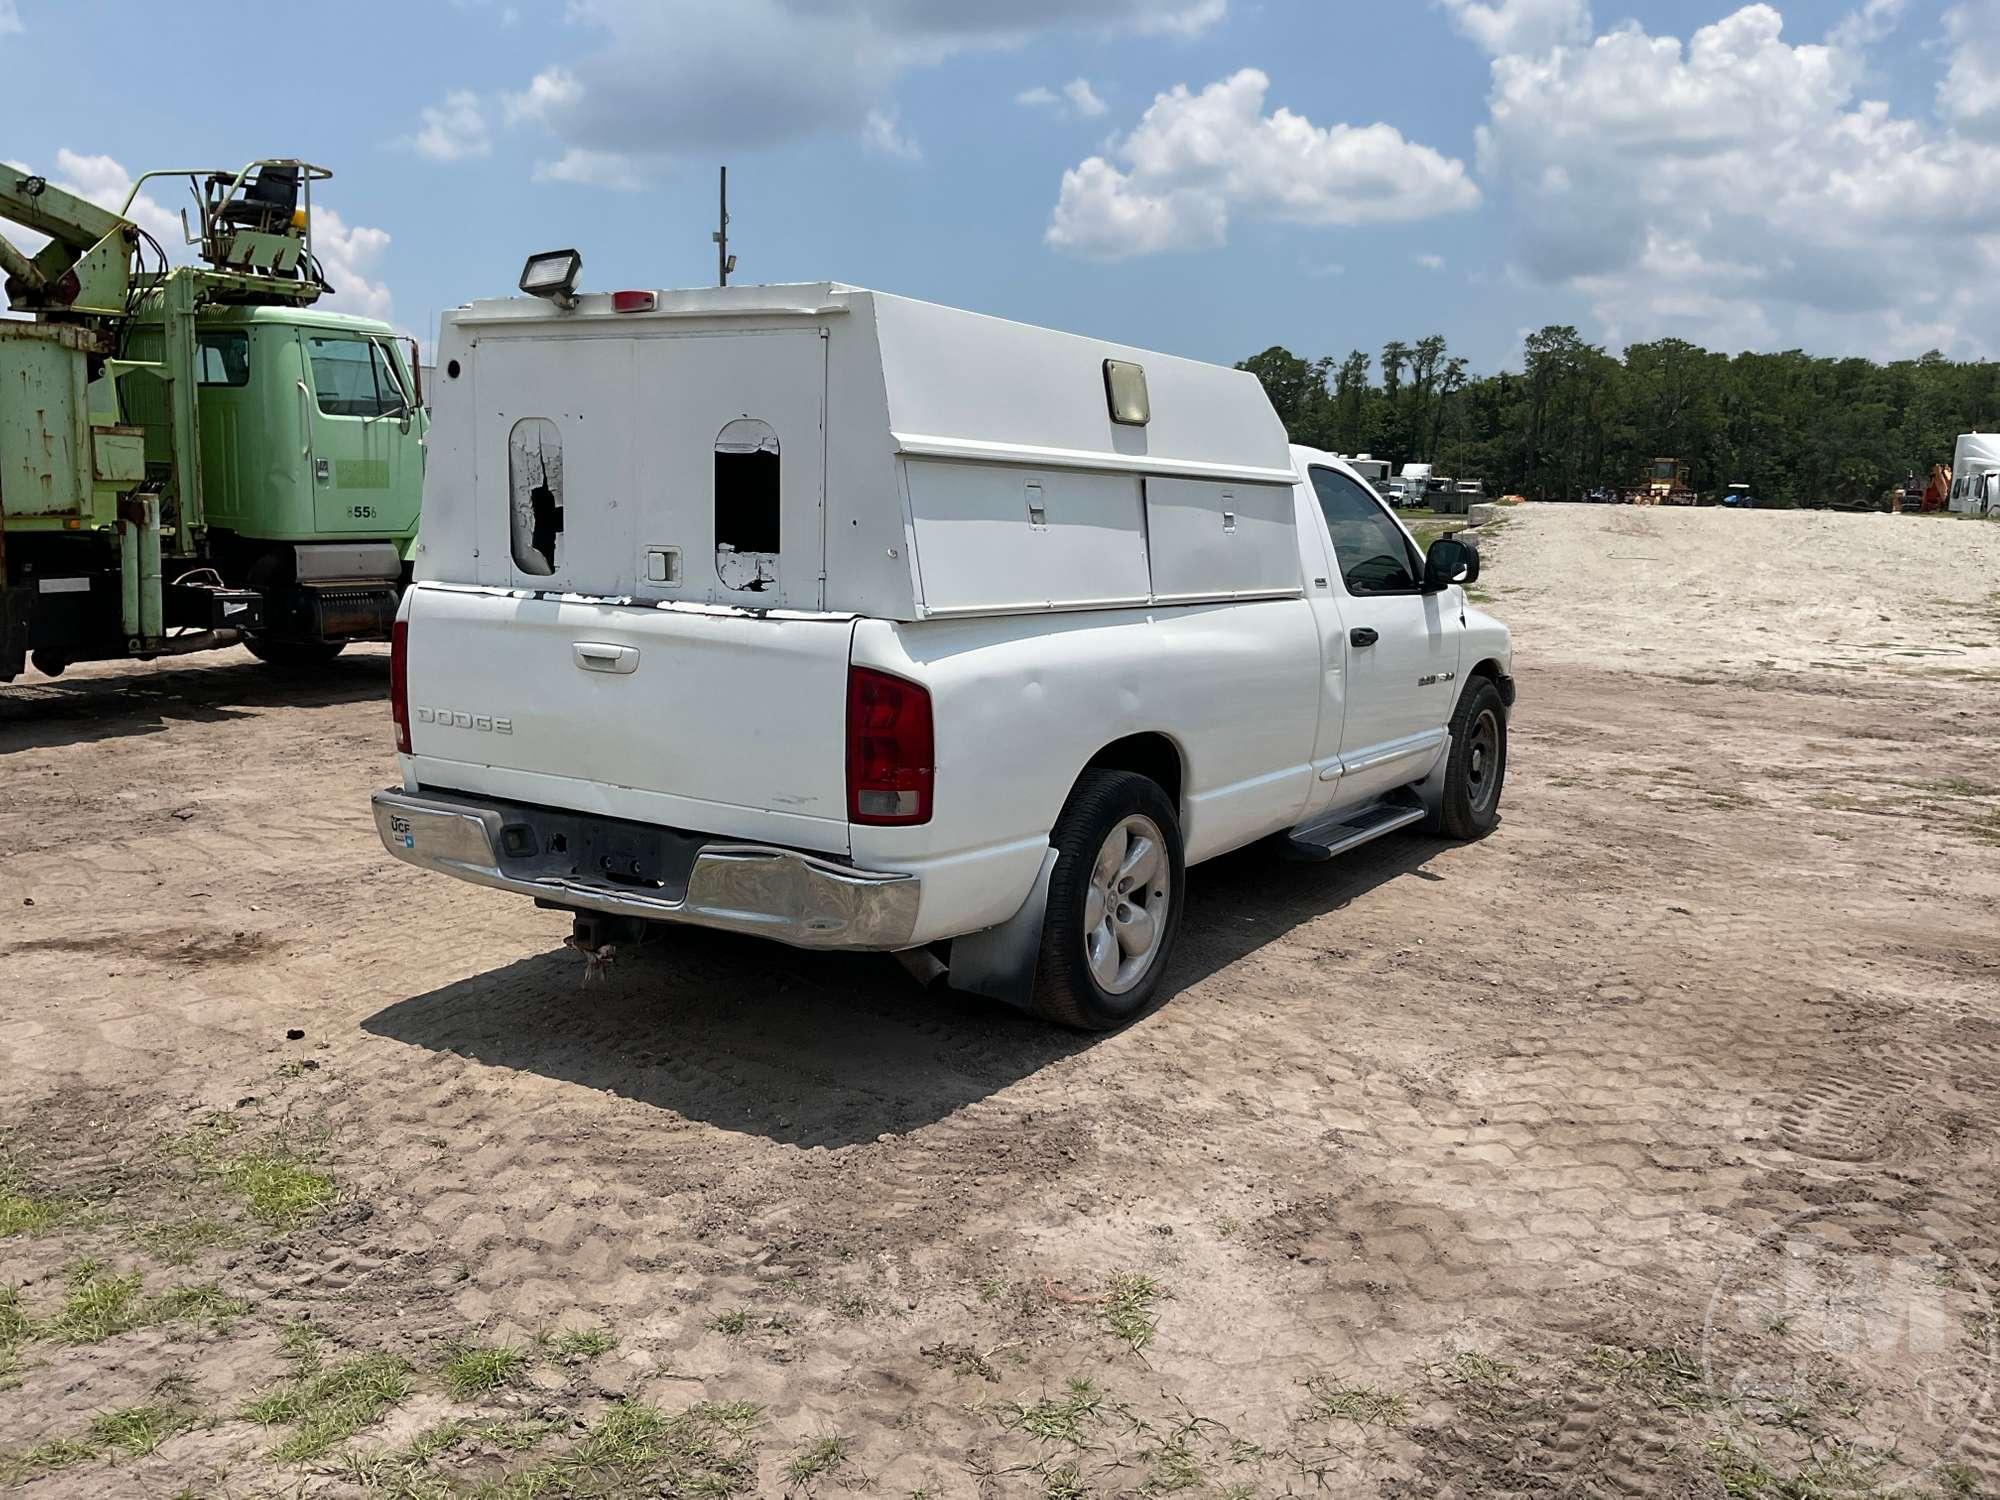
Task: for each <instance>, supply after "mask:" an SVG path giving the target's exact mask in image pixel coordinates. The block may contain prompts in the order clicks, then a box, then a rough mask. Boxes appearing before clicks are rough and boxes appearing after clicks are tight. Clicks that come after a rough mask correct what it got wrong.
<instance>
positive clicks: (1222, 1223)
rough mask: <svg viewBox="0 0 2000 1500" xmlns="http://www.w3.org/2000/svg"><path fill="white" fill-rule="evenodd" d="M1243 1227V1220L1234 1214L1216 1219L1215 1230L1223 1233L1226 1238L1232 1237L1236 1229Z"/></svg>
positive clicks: (1220, 1233)
mask: <svg viewBox="0 0 2000 1500" xmlns="http://www.w3.org/2000/svg"><path fill="white" fill-rule="evenodd" d="M1242 1227H1243V1221H1242V1220H1241V1219H1238V1218H1236V1217H1234V1216H1233V1215H1231V1216H1226V1217H1224V1218H1220V1219H1217V1220H1216V1221H1215V1232H1216V1233H1217V1234H1219V1235H1221V1236H1222V1237H1223V1238H1224V1239H1225V1240H1226V1239H1230V1238H1232V1237H1233V1236H1234V1235H1235V1233H1236V1231H1237V1230H1239V1229H1241V1228H1242Z"/></svg>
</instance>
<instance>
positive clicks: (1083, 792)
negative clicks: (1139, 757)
mask: <svg viewBox="0 0 2000 1500" xmlns="http://www.w3.org/2000/svg"><path fill="white" fill-rule="evenodd" d="M1135 838H1137V839H1146V840H1149V841H1150V840H1153V839H1155V838H1156V839H1157V848H1156V850H1155V852H1154V856H1153V861H1152V862H1151V863H1150V864H1146V867H1145V868H1144V869H1143V870H1136V871H1134V870H1129V869H1128V872H1127V875H1126V877H1125V878H1127V879H1129V878H1130V877H1131V875H1132V874H1143V875H1144V876H1145V878H1144V879H1143V880H1141V881H1140V882H1139V884H1138V885H1137V887H1135V888H1129V889H1123V890H1121V889H1120V880H1119V874H1118V870H1117V866H1118V865H1119V864H1120V863H1121V862H1124V861H1129V860H1130V858H1131V855H1132V852H1133V851H1132V844H1133V842H1134V840H1135ZM1115 841H1122V842H1118V843H1117V848H1116V850H1115V852H1114V842H1115ZM1049 842H1050V844H1051V845H1053V846H1054V848H1055V850H1056V865H1055V869H1054V870H1053V871H1052V872H1051V873H1050V876H1049V904H1048V911H1047V914H1046V916H1045V917H1044V919H1043V922H1042V949H1041V956H1040V957H1039V958H1038V959H1037V961H1036V965H1035V993H1034V1002H1033V1004H1034V1011H1035V1014H1036V1015H1038V1016H1040V1017H1041V1018H1042V1019H1043V1020H1045V1021H1052V1022H1054V1023H1055V1024H1056V1025H1058V1026H1068V1027H1070V1028H1072V1029H1074V1030H1077V1031H1115V1030H1116V1029H1117V1028H1118V1027H1120V1026H1123V1025H1124V1024H1125V1023H1126V1022H1128V1021H1130V1020H1132V1019H1133V1018H1134V1017H1136V1016H1139V1015H1141V1014H1143V1013H1144V1012H1145V1011H1146V1009H1147V1008H1148V1007H1149V1006H1150V1005H1152V1003H1153V1000H1154V997H1155V996H1156V995H1158V993H1159V989H1160V984H1161V981H1162V980H1163V979H1164V978H1165V977H1166V972H1167V966H1168V964H1169V963H1170V962H1171V960H1172V958H1173V948H1174V939H1175V937H1176V936H1177V935H1178V934H1179V932H1180V917H1181V904H1182V901H1183V898H1184V896H1185V893H1186V885H1187V862H1186V859H1185V857H1184V855H1183V852H1182V849H1181V828H1180V819H1179V817H1178V816H1177V815H1176V813H1175V811H1174V805H1173V803H1172V802H1170V801H1168V800H1167V794H1166V793H1165V792H1163V791H1162V790H1160V787H1159V785H1158V784H1157V783H1156V782H1153V781H1150V780H1148V779H1147V778H1146V777H1144V776H1138V775H1134V774H1133V773H1132V772H1130V771H1086V772H1084V773H1083V775H1082V777H1081V778H1080V779H1079V780H1078V781H1077V784H1076V786H1075V787H1074V788H1073V789H1072V790H1071V792H1070V794H1069V801H1068V803H1067V804H1065V806H1064V807H1063V811H1062V816H1061V817H1060V818H1058V819H1057V820H1056V826H1055V832H1054V834H1053V835H1052V836H1051V837H1050V840H1049ZM1140 863H1141V864H1145V860H1144V857H1143V854H1142V856H1141V860H1140ZM1101 867H1108V868H1106V874H1107V875H1108V877H1109V878H1108V880H1107V879H1105V878H1101V877H1100V874H1099V872H1100V868H1101ZM1107 887H1108V889H1107ZM1107 894H1108V895H1110V896H1111V898H1112V900H1111V902H1109V903H1107V901H1106V899H1105V898H1106V896H1107ZM1120 897H1123V899H1118V898H1120ZM1121 911H1122V912H1124V913H1126V914H1127V915H1128V917H1129V916H1130V915H1131V914H1133V913H1137V914H1138V917H1136V918H1133V919H1131V920H1126V921H1120V920H1119V913H1120V912H1121ZM1148 915H1150V916H1151V918H1152V920H1151V923H1150V925H1149V926H1148V925H1145V924H1144V922H1143V919H1144V918H1145V917H1146V916H1148ZM1093 919H1095V920H1093ZM1135 940H1136V941H1149V943H1150V945H1149V946H1147V947H1145V948H1144V950H1143V952H1141V951H1135V950H1134V949H1133V948H1132V947H1131V946H1130V945H1131V944H1132V943H1133V942H1134V941H1135ZM1093 957H1095V960H1096V961H1095V963H1093Z"/></svg>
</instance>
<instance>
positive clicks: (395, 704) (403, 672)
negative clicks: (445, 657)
mask: <svg viewBox="0 0 2000 1500" xmlns="http://www.w3.org/2000/svg"><path fill="white" fill-rule="evenodd" d="M389 713H390V716H391V717H392V718H394V719H395V721H396V748H397V749H398V750H400V751H402V752H403V754H405V755H408V754H409V753H410V622H409V621H408V620H398V621H397V622H396V623H395V625H394V626H392V627H391V628H390V631H389Z"/></svg>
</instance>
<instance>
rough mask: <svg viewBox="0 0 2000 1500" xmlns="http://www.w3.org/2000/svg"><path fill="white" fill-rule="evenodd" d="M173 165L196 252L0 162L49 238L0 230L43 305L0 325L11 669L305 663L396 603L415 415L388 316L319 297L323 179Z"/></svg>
mask: <svg viewBox="0 0 2000 1500" xmlns="http://www.w3.org/2000/svg"><path fill="white" fill-rule="evenodd" d="M153 175H162V174H149V176H153ZM165 175H173V176H187V177H188V178H189V180H190V184H191V186H192V189H193V193H194V198H195V206H196V208H197V211H198V213H199V215H200V218H199V226H200V227H199V229H198V230H197V231H196V232H195V234H194V235H193V237H192V238H191V240H190V243H192V244H193V245H195V246H196V247H197V250H198V253H199V255H200V256H201V262H200V263H199V264H196V265H184V266H169V265H168V264H167V263H166V258H165V252H164V251H162V250H161V249H160V247H159V246H158V245H156V244H153V243H152V242H151V241H150V239H149V238H148V237H147V236H146V235H145V234H144V233H143V232H142V231H141V230H140V229H139V227H138V226H137V225H136V224H135V223H133V221H132V220H131V219H129V218H128V217H126V216H125V215H123V214H115V213H111V212H109V211H108V210H106V209H102V208H99V207H98V206H97V205H96V204H94V203H90V202H87V201H86V200H84V199H82V198H79V197H76V196H74V195H73V194H70V193H66V192H64V191H63V190H62V189H60V188H58V187H55V186H53V185H51V184H50V183H48V182H47V181H46V180H45V179H43V178H41V177H38V176H35V175H34V174H32V173H27V172H22V171H20V170H19V169H17V168H14V167H8V166H4V165H0V219H8V220H12V221H14V222H16V223H19V224H21V225H24V226H25V227H26V228H28V229H29V230H31V231H33V232H35V233H37V234H41V235H46V236H48V243H47V244H46V245H45V246H44V247H43V248H42V249H41V250H40V251H38V252H37V253H36V254H34V255H32V256H30V255H27V254H25V253H23V252H22V251H20V250H19V249H17V248H16V247H15V246H13V245H12V244H11V243H9V242H8V241H7V240H6V239H4V238H0V266H4V268H5V270H6V272H7V295H8V300H9V303H10V305H11V306H12V307H13V308H14V309H15V310H16V311H18V312H28V313H33V314H34V316H35V321H33V322H15V321H7V322H0V682H5V681H9V680H11V679H13V678H14V677H16V676H18V675H19V674H20V673H21V672H22V671H23V670H25V669H26V666H27V664H28V662H29V660H30V659H32V661H33V662H34V664H35V666H36V667H37V668H38V669H39V670H41V671H43V672H46V673H49V674H51V675H53V674H55V673H59V672H61V671H63V670H64V668H66V667H67V666H68V665H69V664H70V663H72V662H78V661H93V660H101V659H111V658H121V657H122V658H136V659H139V660H150V659H151V658H153V657H155V656H161V655H176V654H181V653H185V652H189V651H200V650H207V649H212V648H215V647H220V646H228V645H234V644H236V643H237V642H238V641H241V642H242V643H243V644H245V645H247V646H248V647H249V648H250V649H251V650H252V651H254V652H256V653H257V654H258V655H259V656H261V657H263V658H265V659H266V660H268V661H273V662H278V663H282V664H286V665H293V666H309V665H312V664H316V663H321V662H325V661H328V660H330V659H331V658H332V657H334V656H335V655H337V654H338V653H339V652H340V651H341V649H342V648H343V646H344V645H345V644H346V643H347V642H348V641H350V640H385V639H387V638H388V635H389V630H390V626H391V624H392V623H393V621H394V618H395V613H396V604H397V600H398V598H399V596H400V594H401V589H402V583H403V579H404V576H405V559H406V555H407V551H408V548H409V546H410V544H411V543H412V541H413V539H414V537H415V534H416V525H417V505H418V501H419V499H420V497H421V495H422V487H423V463H424V430H425V422H426V419H425V416H424V413H423V410H422V402H421V396H420V393H419V391H418V388H417V386H416V384H415V382H414V381H413V380H412V379H411V372H410V365H409V363H408V361H406V360H405V358H404V353H403V349H402V347H401V344H400V343H399V341H398V340H397V339H396V338H395V336H394V335H393V333H392V332H391V330H390V328H389V326H388V325H387V324H385V323H379V322H375V321H373V320H370V319H365V318H354V317H344V316H342V315H340V314H338V313H330V312H323V311H320V310H319V309H318V308H316V307H315V306H314V305H313V304H314V303H315V302H317V301H318V299H319V297H320V295H321V293H322V292H323V291H324V290H325V286H324V283H323V281H322V280H321V276H320V271H319V263H318V261H317V260H316V259H315V257H314V254H313V248H312V245H313V241H312V200H311V194H312V185H313V184H314V183H317V182H323V181H325V180H326V179H327V178H328V177H329V176H331V174H330V173H329V172H327V171H326V170H325V169H324V168H321V167H315V166H311V165H309V164H308V163H305V162H300V161H293V160H289V159H286V160H266V161H257V162H252V163H250V164H249V165H248V166H246V167H244V168H242V169H241V170H240V171H236V172H228V171H221V172H206V173H204V172H195V173H173V174H165ZM146 180H147V179H146V178H141V179H140V183H143V182H145V181H146ZM138 192H139V184H134V186H133V188H132V190H131V194H130V195H128V200H127V206H128V208H129V206H130V198H131V197H134V196H136V195H137V194H138ZM155 257H157V261H156V260H155Z"/></svg>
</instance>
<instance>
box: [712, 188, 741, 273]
mask: <svg viewBox="0 0 2000 1500" xmlns="http://www.w3.org/2000/svg"><path fill="white" fill-rule="evenodd" d="M721 217H722V227H721V228H720V229H718V230H716V231H715V233H714V234H712V235H710V236H709V238H710V239H712V240H714V241H715V284H716V285H717V286H728V285H729V273H730V272H731V271H733V270H735V269H736V257H735V256H733V255H731V254H730V253H729V168H727V167H724V168H723V169H722V210H721Z"/></svg>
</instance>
